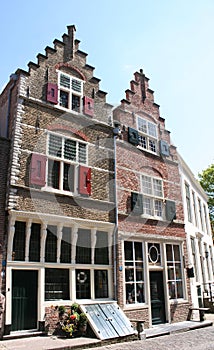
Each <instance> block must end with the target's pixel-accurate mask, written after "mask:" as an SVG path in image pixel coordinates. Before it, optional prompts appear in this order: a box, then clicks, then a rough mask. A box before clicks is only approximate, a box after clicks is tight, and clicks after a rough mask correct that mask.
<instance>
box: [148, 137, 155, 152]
mask: <svg viewBox="0 0 214 350" xmlns="http://www.w3.org/2000/svg"><path fill="white" fill-rule="evenodd" d="M149 150H150V151H152V152H156V142H155V141H153V140H151V139H149Z"/></svg>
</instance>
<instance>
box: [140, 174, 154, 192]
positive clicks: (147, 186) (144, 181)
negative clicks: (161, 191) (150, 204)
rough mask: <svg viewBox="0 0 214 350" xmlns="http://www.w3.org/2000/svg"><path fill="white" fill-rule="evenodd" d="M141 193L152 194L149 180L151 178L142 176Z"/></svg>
mask: <svg viewBox="0 0 214 350" xmlns="http://www.w3.org/2000/svg"><path fill="white" fill-rule="evenodd" d="M142 191H143V193H145V194H152V179H151V177H149V176H145V175H142Z"/></svg>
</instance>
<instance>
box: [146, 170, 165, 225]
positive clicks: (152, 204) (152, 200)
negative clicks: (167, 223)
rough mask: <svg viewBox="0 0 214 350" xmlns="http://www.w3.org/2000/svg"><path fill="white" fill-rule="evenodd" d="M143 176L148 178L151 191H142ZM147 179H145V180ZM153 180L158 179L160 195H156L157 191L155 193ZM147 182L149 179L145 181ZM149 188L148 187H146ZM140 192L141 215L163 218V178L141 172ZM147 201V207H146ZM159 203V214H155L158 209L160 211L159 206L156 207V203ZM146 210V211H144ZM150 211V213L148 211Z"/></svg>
mask: <svg viewBox="0 0 214 350" xmlns="http://www.w3.org/2000/svg"><path fill="white" fill-rule="evenodd" d="M143 178H147V179H150V180H151V181H150V184H151V193H148V192H146V191H145V192H144V188H146V187H145V186H143ZM146 181H147V180H146ZM155 181H160V184H159V185H161V188H160V189H159V191H160V192H161V195H158V194H157V192H156V193H155V191H156V190H155ZM147 182H148V183H149V181H147ZM148 188H149V187H148ZM141 193H142V194H143V214H142V215H143V216H144V217H152V218H158V219H164V218H165V212H164V187H163V179H162V178H159V177H155V176H150V175H147V174H141ZM146 203H147V207H146ZM160 203H161V214H162V215H157V213H158V210H159V211H160V208H159V209H158V208H157V205H159V204H160ZM145 211H147V212H145ZM148 211H150V213H148Z"/></svg>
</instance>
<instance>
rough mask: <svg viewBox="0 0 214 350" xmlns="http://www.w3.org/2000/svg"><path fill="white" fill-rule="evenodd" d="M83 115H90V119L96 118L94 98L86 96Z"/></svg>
mask: <svg viewBox="0 0 214 350" xmlns="http://www.w3.org/2000/svg"><path fill="white" fill-rule="evenodd" d="M83 113H84V114H86V115H89V116H90V117H93V116H94V100H93V98H90V97H87V96H84V97H83Z"/></svg>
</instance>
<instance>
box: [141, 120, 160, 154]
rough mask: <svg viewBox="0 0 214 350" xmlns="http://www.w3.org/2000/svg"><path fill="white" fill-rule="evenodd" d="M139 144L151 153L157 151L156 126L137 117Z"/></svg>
mask: <svg viewBox="0 0 214 350" xmlns="http://www.w3.org/2000/svg"><path fill="white" fill-rule="evenodd" d="M138 131H139V146H140V147H142V148H143V149H145V150H147V151H150V152H152V153H157V126H156V124H154V123H151V122H149V121H148V120H146V119H143V118H141V117H138Z"/></svg>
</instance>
